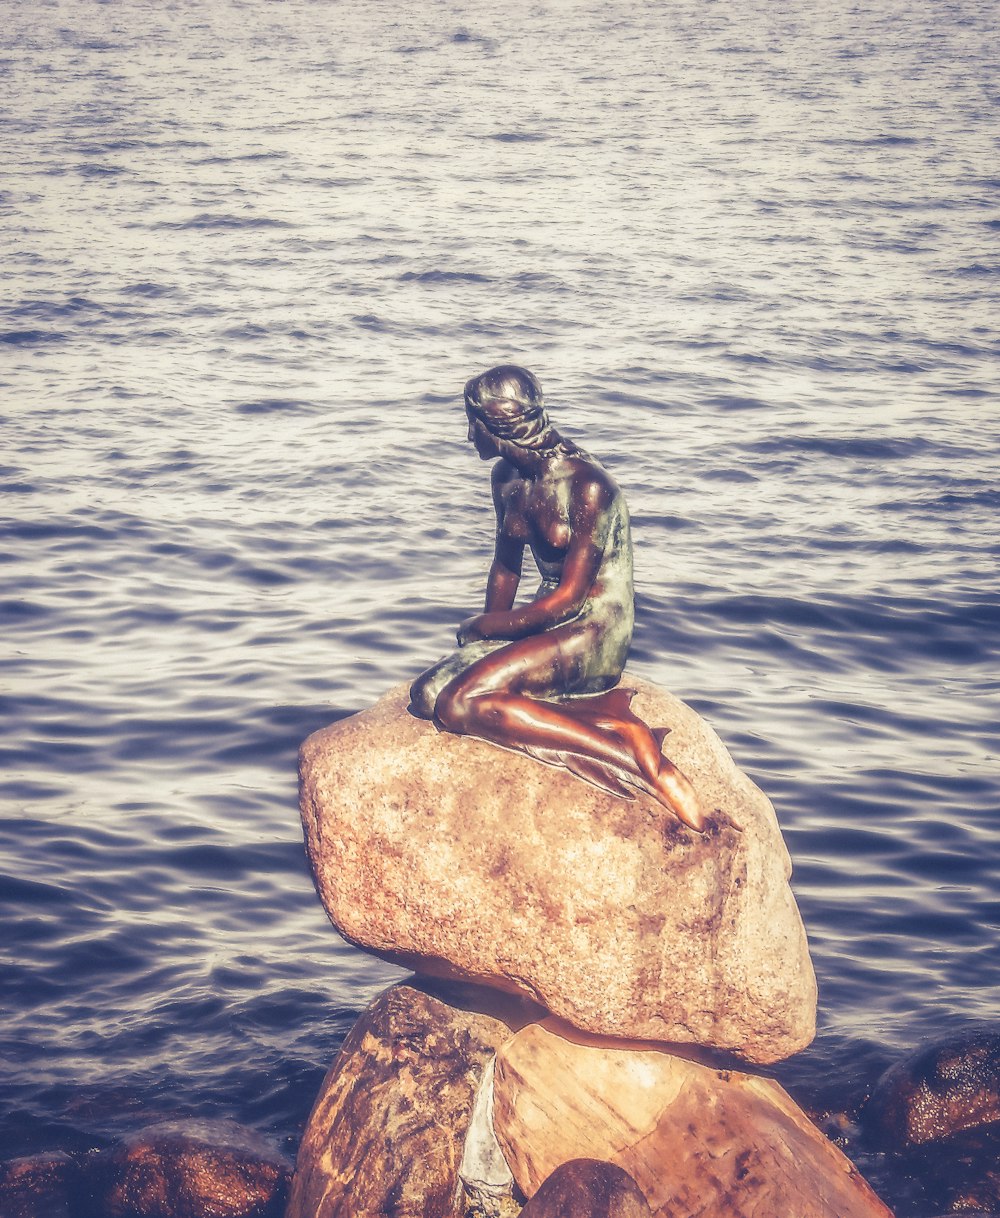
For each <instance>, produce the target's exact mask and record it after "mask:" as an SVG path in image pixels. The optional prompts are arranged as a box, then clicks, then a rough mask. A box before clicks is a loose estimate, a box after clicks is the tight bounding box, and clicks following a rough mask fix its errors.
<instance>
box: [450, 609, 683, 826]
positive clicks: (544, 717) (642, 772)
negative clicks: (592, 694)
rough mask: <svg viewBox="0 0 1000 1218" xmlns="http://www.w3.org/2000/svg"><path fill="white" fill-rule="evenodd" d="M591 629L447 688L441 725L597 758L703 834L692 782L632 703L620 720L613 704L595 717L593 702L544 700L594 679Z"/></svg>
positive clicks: (495, 659) (558, 633)
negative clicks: (589, 673)
mask: <svg viewBox="0 0 1000 1218" xmlns="http://www.w3.org/2000/svg"><path fill="white" fill-rule="evenodd" d="M589 629H590V627H588V626H585V625H584V626H581V625H579V624H573V623H569V624H567V625H566V626H562V627H557V628H556V629H555V630H551V631H548V632H546V633H545V634H542V635H535V636H533V637H531V638H528V639H520V640H518V641H517V642H514V643H508V644H507V645H505V646H503V647H501V648H500V649H499V650H497V651H494V652H492V653H491V654H489V655H487V656H484V657H483V658H482V659H480V660H478V661H477V662H475V663H474V664H472V665H470V666H469V667H468V668H466V669H465V670H464V671H463V672H461V673H460V674H458V675H457V676H456V677H455V678H454V679H453V680H451V681H450V682H449V683H448V684H447V685H446V686H445V687H444V689H442V691H441V693H440V694H439V695H438V698H437V701H436V704H435V718H436V719H437V721H438V722H439V723H440V724H441V726H442V727H444V728H445V729H447V730H448V731H451V732H455V733H456V734H458V735H465V736H478V737H480V738H482V739H484V740H490V741H493V742H494V743H495V744H500V745H503V746H505V747H506V748H512V749H520V750H522V751H528V752H530V751H533V750H539V751H541V752H544V753H547V754H550V755H556V756H558V755H560V754H562V755H567V754H569V755H573V756H576V757H583V758H589V759H591V760H592V761H595V762H597V763H599V764H602V765H607V766H609V767H611V768H612V769H613V770H616V771H618V772H619V773H622V774H626V775H628V774H632V775H635V776H636V777H637V778H638V779H639V780H640V781H639V783H638V784H637V785H639V786H640V787H642V788H643V789H645V790H648V791H650V793H651V794H653V795H654V796H655V797H656V798H657V799H659V800H660V802H661V803H664V804H665V805H666V806H667V807H668V808H670V809H671V811H673V812H675V813H676V814H677V815H678V816H679V817H680V819H682V820H683V821H684V822H685V824H688V825H690V826H691V827H692V828H695V829H700V828H701V827H702V824H703V818H702V816H701V812H700V809H699V806H698V801H697V797H696V796H695V794H694V791H693V789H692V788H691V785H690V783H689V782H688V781H687V779H686V778H684V776H683V775H681V774H680V772H679V771H678V770H677V769H676V767H675V766H673V764H672V763H671V762H669V761H668V760H667V759H666V758H665V757H663V756H662V755H661V753H660V748H659V743H658V741H657V740H656V738H655V737H654V736H653V734H652V732H651V731H650V729H649V727H648V726H647V725H646V724H644V723H643V722H642V720H641V719H638V718H637V717H636V716H634V715H632V714H631V712H629V711H628V709H627V704H626V706H625V713H624V714H617V713H613V712H612V707H611V704H610V703H608V702H605V704H604V707H603V708H602V710H601V711H600V712H599V713H598V714H597V716H596V718H595V717H594V716H593V714H592V715H591V716H588V715H587V713H586V711H585V710H584V709H583V708H584V707H585V706H586V703H587V699H581V700H580V701H579V702H578V703H576V702H573V701H569V702H565V703H560V702H550V701H545V700H543V699H546V698H551V697H558V696H559V695H560V694H563V693H566V692H568V691H569V690H570V689H571V688H572V686H573V684H574V683H576V684H577V685H579V684H580V683H581V682H582V681H583V680H584V679H585V678H586V674H585V665H586V658H587V656H588V655H590V654H593V649H592V647H590V644H589V640H588V639H587V637H586V634H587V631H588V630H589ZM604 697H605V699H607V697H608V695H605V696H604ZM593 709H594V710H596V709H597V708H596V707H594V708H593Z"/></svg>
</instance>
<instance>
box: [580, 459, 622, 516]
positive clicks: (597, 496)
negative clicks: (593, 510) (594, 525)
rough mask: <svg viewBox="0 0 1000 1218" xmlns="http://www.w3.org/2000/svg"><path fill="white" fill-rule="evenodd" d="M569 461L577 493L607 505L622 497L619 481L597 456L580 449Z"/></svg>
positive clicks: (596, 502)
mask: <svg viewBox="0 0 1000 1218" xmlns="http://www.w3.org/2000/svg"><path fill="white" fill-rule="evenodd" d="M568 462H569V466H570V471H569V472H570V477H571V478H572V480H573V490H574V493H575V494H576V495H579V496H581V497H585V498H587V499H590V500H592V501H593V502H594V503H595V504H600V505H603V506H606V507H607V506H610V505H611V504H612V503H614V502H616V501H617V500H619V499H621V498H622V493H621V488H620V487H619V486H618V483H617V482H616V481H615V480H614V478H612V476H611V475H610V474H609V473H608V471H607V470H606V469H605V468H604V466H603V465H602V464H601V463H600V461H598V460H597V458H596V457H592V456H591V455H590V453H587V452H584V451H583V450H582V449H579V450H578V451H577V452H576V453H574V454H573V455H572V456H571V457H570V458H568Z"/></svg>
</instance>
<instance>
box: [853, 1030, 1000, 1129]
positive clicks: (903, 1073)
mask: <svg viewBox="0 0 1000 1218" xmlns="http://www.w3.org/2000/svg"><path fill="white" fill-rule="evenodd" d="M992 1121H1000V1035H998V1034H997V1033H996V1032H978V1031H977V1032H969V1033H966V1034H965V1035H963V1036H958V1037H953V1038H949V1039H947V1040H943V1041H939V1042H936V1043H935V1044H932V1045H927V1046H925V1047H924V1048H923V1049H920V1050H918V1051H917V1052H916V1053H913V1054H911V1055H910V1056H909V1057H906V1058H904V1059H903V1060H902V1061H900V1062H897V1063H896V1064H895V1065H894V1066H891V1067H890V1068H889V1069H888V1070H887V1071H886V1072H885V1074H883V1075H882V1077H881V1078H880V1079H879V1081H878V1082H877V1083H876V1085H875V1089H874V1091H873V1092H872V1097H871V1099H870V1100H869V1101H868V1104H867V1105H866V1107H865V1110H864V1125H865V1131H866V1133H867V1134H868V1136H869V1137H870V1138H871V1139H872V1140H873V1141H874V1142H875V1143H876V1144H877V1145H879V1146H880V1147H881V1148H883V1149H885V1150H903V1149H905V1148H906V1147H907V1146H918V1145H920V1144H922V1143H924V1142H930V1141H933V1140H934V1139H937V1138H945V1137H948V1136H950V1135H951V1134H954V1133H957V1132H958V1131H959V1130H962V1129H971V1128H974V1127H976V1126H978V1125H986V1124H988V1123H990V1122H992Z"/></svg>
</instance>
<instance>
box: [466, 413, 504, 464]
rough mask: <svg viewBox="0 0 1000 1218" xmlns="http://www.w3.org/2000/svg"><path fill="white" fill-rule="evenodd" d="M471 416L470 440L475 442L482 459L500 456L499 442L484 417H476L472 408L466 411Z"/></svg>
mask: <svg viewBox="0 0 1000 1218" xmlns="http://www.w3.org/2000/svg"><path fill="white" fill-rule="evenodd" d="M465 413H466V414H467V415H468V416H469V440H470V441H471V443H473V444H475V446H476V452H477V453H479V459H480V461H492V460H494V459H495V458H496V457H499V456H500V450H499V449H498V448H497V442H496V440H495V439H494V437H493V436H492V435H491V434H490V432H489V429H488V428H487V426H486V424H485V423H484V422H483V421H482V419H478V418H476V416H475V415H474V414H473V413H472V411H471V410H467V411H466V412H465Z"/></svg>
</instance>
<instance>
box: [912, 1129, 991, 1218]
mask: <svg viewBox="0 0 1000 1218" xmlns="http://www.w3.org/2000/svg"><path fill="white" fill-rule="evenodd" d="M896 1164H897V1168H898V1169H901V1170H902V1172H903V1173H905V1175H906V1176H907V1178H908V1179H910V1180H912V1181H915V1182H917V1183H918V1184H919V1186H920V1190H921V1192H920V1200H921V1202H922V1203H923V1206H924V1207H926V1209H927V1211H928V1212H929V1210H930V1207H931V1206H934V1207H935V1208H940V1211H941V1212H942V1213H945V1212H948V1213H961V1214H962V1216H963V1218H966V1216H967V1215H968V1214H969V1211H970V1210H976V1211H978V1212H980V1213H981V1212H983V1211H989V1212H990V1213H993V1212H994V1211H996V1210H997V1208H998V1207H1000V1124H998V1123H997V1122H994V1123H993V1124H991V1125H980V1126H978V1127H977V1128H975V1129H963V1130H961V1131H960V1132H959V1133H955V1134H952V1135H951V1136H950V1137H947V1138H938V1139H936V1140H935V1141H933V1142H924V1143H923V1144H922V1145H920V1146H915V1147H912V1148H911V1149H910V1150H908V1151H906V1152H904V1153H903V1154H902V1155H901V1156H899V1158H897V1159H896Z"/></svg>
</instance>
